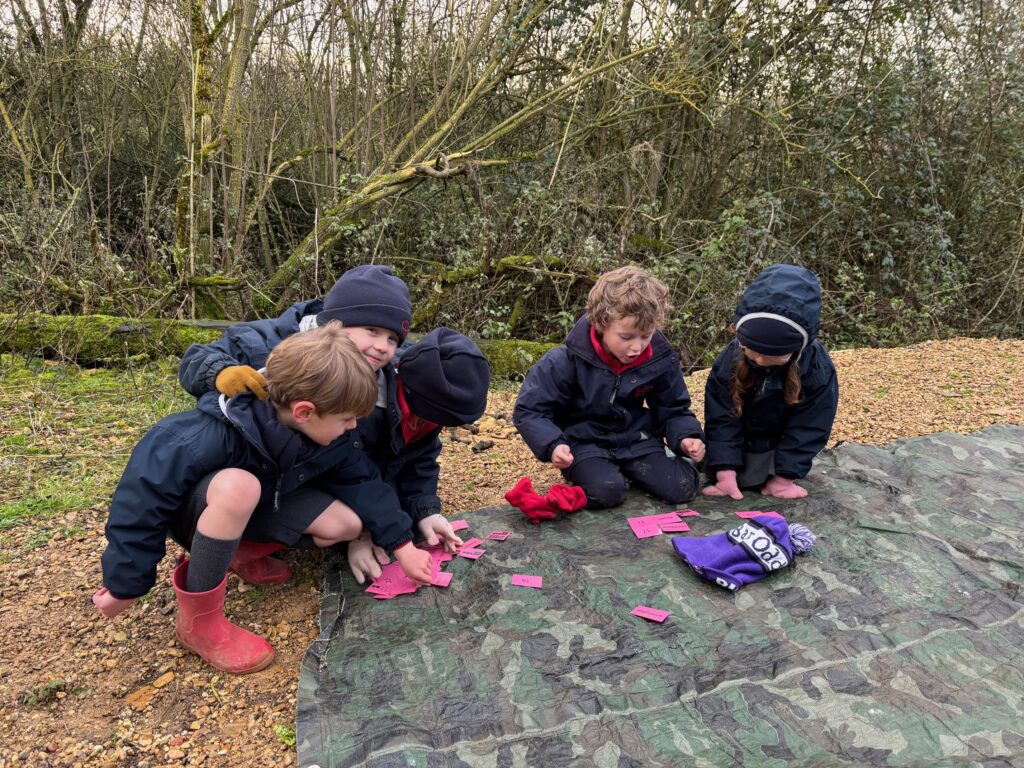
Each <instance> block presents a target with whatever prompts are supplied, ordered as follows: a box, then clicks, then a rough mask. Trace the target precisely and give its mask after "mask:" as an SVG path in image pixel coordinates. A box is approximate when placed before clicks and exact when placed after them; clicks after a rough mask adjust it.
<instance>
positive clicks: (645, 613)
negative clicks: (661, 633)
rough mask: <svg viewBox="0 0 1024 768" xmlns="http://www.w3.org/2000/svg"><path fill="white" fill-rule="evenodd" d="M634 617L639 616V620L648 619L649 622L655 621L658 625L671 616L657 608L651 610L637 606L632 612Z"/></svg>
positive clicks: (643, 606)
mask: <svg viewBox="0 0 1024 768" xmlns="http://www.w3.org/2000/svg"><path fill="white" fill-rule="evenodd" d="M630 613H632V614H633V615H634V616H639V617H640V618H641V619H650V620H651V621H657V622H658V623H659V624H660V623H661V622H663V621H664V620H665V619H667V618H668V617H669V616H670V615H671V614H670V613H669V612H668V611H662V610H660V609H658V608H651V607H650V606H648V605H638V606H637V607H636V608H634V609H633V610H632V611H630Z"/></svg>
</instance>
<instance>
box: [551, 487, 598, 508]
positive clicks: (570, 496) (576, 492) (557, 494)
mask: <svg viewBox="0 0 1024 768" xmlns="http://www.w3.org/2000/svg"><path fill="white" fill-rule="evenodd" d="M544 498H545V499H547V501H548V504H549V505H550V506H551V508H552V509H557V510H559V511H560V512H575V511H576V510H577V509H583V507H585V506H587V494H586V493H585V492H584V491H583V489H582V488H580V487H579V486H578V485H566V484H565V483H555V484H554V485H552V486H551V490H549V491H548V495H547V496H545V497H544Z"/></svg>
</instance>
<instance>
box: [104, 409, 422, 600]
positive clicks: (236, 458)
mask: <svg viewBox="0 0 1024 768" xmlns="http://www.w3.org/2000/svg"><path fill="white" fill-rule="evenodd" d="M226 467H235V468H239V469H244V470H246V471H248V472H250V473H252V474H253V475H255V476H256V477H258V478H259V479H260V483H261V486H262V495H261V498H260V502H259V503H260V505H273V506H274V507H275V508H276V507H277V505H278V502H279V499H280V497H281V495H283V494H285V493H288V492H289V491H291V490H294V488H295V487H297V486H298V484H300V483H302V482H309V481H311V480H313V479H316V482H317V486H318V487H320V488H322V489H323V490H325V491H326V492H328V493H330V494H332V495H333V496H334V497H335V498H337V499H338V500H340V501H342V502H344V503H345V504H347V505H348V506H349V507H351V508H352V510H353V511H355V512H356V514H357V515H359V518H360V520H361V521H362V523H363V526H364V527H365V528H366V529H367V530H368V531H370V534H371V536H372V538H373V540H374V542H375V543H376V544H377V545H378V546H380V547H383V548H384V549H386V550H388V551H393V550H394V549H395V548H396V547H398V546H399V545H401V544H404V543H405V542H406V541H409V540H410V539H411V538H412V535H411V526H412V522H411V520H410V519H409V517H408V516H407V515H406V514H404V513H403V512H402V511H401V510H400V509H399V507H398V500H397V499H396V498H395V494H394V491H393V490H392V489H391V487H390V486H389V485H387V484H386V483H384V482H383V481H382V480H381V479H380V474H379V473H378V472H377V468H376V467H375V466H374V465H373V462H371V461H370V460H369V458H368V457H367V456H366V454H365V453H364V452H363V451H362V449H361V441H360V439H359V437H358V435H357V434H356V433H354V432H347V433H346V434H344V435H342V436H341V437H340V438H338V439H337V440H335V441H334V442H332V443H331V444H330V445H328V446H320V445H317V444H316V443H314V442H313V441H311V440H309V439H308V438H306V437H305V436H303V435H301V434H299V433H298V432H296V431H294V430H292V429H289V428H288V427H286V426H284V425H283V424H281V423H280V422H279V421H277V418H276V416H275V415H274V410H273V407H272V406H271V405H270V404H269V403H266V402H264V401H261V400H259V399H257V398H256V396H255V395H253V394H251V393H243V394H241V395H239V396H237V397H233V398H231V399H227V398H223V407H222V398H221V396H220V395H219V394H218V393H216V392H210V393H207V394H206V395H203V397H201V398H200V399H199V401H198V403H197V404H196V407H195V409H193V410H191V411H185V412H183V413H175V414H172V415H170V416H167V417H165V418H163V419H161V420H160V421H159V422H157V424H156V425H155V426H154V427H153V428H152V429H150V430H149V432H147V433H146V434H145V436H144V437H143V438H142V440H141V441H139V444H138V445H137V446H135V450H134V451H132V455H131V457H130V458H129V459H128V464H127V466H126V467H125V470H124V474H123V475H122V476H121V480H120V482H119V483H118V485H117V489H116V490H115V491H114V495H113V498H112V499H111V502H110V512H109V515H108V518H107V525H106V535H107V549H106V551H105V552H104V553H103V558H102V563H103V583H104V585H105V586H106V587H107V589H109V590H110V591H111V592H112V593H113V594H114V595H115V596H117V597H121V598H130V597H138V596H140V595H143V594H145V593H146V592H148V591H149V590H150V588H152V586H153V583H154V581H155V579H156V567H157V564H158V563H159V562H160V560H161V559H162V558H163V556H164V554H165V544H164V541H165V539H166V537H167V531H168V527H169V524H170V521H171V520H172V519H173V517H174V516H175V515H177V514H180V513H181V511H182V509H183V508H184V506H185V503H186V502H187V500H188V498H189V495H190V494H191V492H192V490H193V489H194V488H195V486H196V485H197V484H198V483H199V481H200V480H202V479H203V478H204V477H205V476H206V475H208V474H210V473H211V472H214V471H216V470H219V469H224V468H226ZM288 476H290V477H291V478H292V479H291V480H289V478H288Z"/></svg>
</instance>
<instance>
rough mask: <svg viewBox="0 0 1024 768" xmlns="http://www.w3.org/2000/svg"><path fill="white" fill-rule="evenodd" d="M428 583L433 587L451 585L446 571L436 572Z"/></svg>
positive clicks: (450, 576) (450, 577)
mask: <svg viewBox="0 0 1024 768" xmlns="http://www.w3.org/2000/svg"><path fill="white" fill-rule="evenodd" d="M430 583H431V584H433V585H434V586H435V587H447V586H448V585H449V584H451V583H452V575H451V574H450V573H448V572H447V571H436V572H435V573H434V578H433V579H431V581H430Z"/></svg>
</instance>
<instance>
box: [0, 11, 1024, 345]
mask: <svg viewBox="0 0 1024 768" xmlns="http://www.w3.org/2000/svg"><path fill="white" fill-rule="evenodd" d="M353 7H354V8H355V9H356V12H354V13H352V14H347V15H346V14H331V15H330V20H328V19H327V18H326V17H325V19H324V20H323V22H322V24H323V28H322V29H320V30H319V31H318V32H317V33H316V34H314V35H312V36H308V37H307V36H305V35H295V34H293V33H294V32H295V31H296V28H295V27H294V24H296V23H298V22H297V21H295V20H294V19H293V18H292V17H290V16H285V15H282V14H281V13H278V14H277V15H274V14H273V13H272V14H271V17H270V18H268V22H270V23H268V24H266V25H259V26H260V29H261V30H263V34H265V35H267V36H269V35H271V34H280V37H279V38H277V39H275V40H274V41H273V43H274V44H273V45H269V44H266V43H268V42H269V38H264V39H261V40H260V41H256V45H255V46H254V48H253V49H252V52H251V53H252V55H251V56H248V57H243V58H244V62H245V70H244V73H243V75H244V76H243V78H242V82H244V88H243V89H242V90H241V91H236V92H232V93H229V92H228V83H229V77H228V73H229V72H230V71H231V69H232V66H233V64H234V63H236V62H237V61H238V59H237V58H235V55H236V54H237V52H238V51H237V49H236V48H235V45H236V44H237V42H236V41H235V40H234V39H230V40H229V39H227V37H224V36H222V37H219V38H217V39H212V40H209V41H206V42H208V43H209V45H208V46H206V47H204V48H203V49H202V51H199V50H197V49H196V46H194V45H193V43H195V42H196V41H195V40H192V41H189V40H188V39H186V38H184V37H181V38H176V37H175V34H176V33H175V32H173V31H171V32H167V31H166V29H171V30H174V29H176V28H180V29H181V30H182V31H183V32H184V31H186V30H188V29H189V28H190V27H191V26H192V25H195V26H196V27H197V28H206V29H212V27H213V23H214V21H215V20H214V19H213V18H212V17H211V16H210V15H209V9H207V8H206V7H205V6H201V5H196V6H194V7H193V10H194V11H195V12H196V14H197V16H196V18H194V19H187V18H179V19H178V21H179V22H180V23H179V24H178V26H177V27H175V25H173V24H172V25H170V26H169V27H166V29H165V28H164V27H162V26H161V25H154V24H152V23H150V24H148V25H142V26H137V27H133V26H131V25H125V26H126V28H131V29H132V30H135V31H139V30H141V32H142V34H143V38H142V39H140V40H133V39H132V36H131V35H130V34H129V35H124V34H121V33H120V32H119V31H116V30H118V28H119V25H118V24H116V23H111V24H109V26H108V27H104V26H102V25H101V24H99V23H98V21H97V19H96V18H94V17H91V16H90V17H88V18H86V20H85V24H84V26H83V27H82V28H80V29H78V28H76V29H63V27H62V25H61V21H60V20H59V19H56V18H54V19H50V20H48V21H47V23H46V24H44V23H43V22H42V20H40V19H36V18H35V17H32V16H31V15H28V16H26V15H25V14H17V15H16V16H15V17H12V23H13V24H14V30H15V31H14V32H13V33H12V34H11V35H10V36H8V37H7V38H5V39H4V41H2V42H0V47H2V48H3V52H4V54H5V66H6V67H7V72H8V74H9V75H10V77H9V80H10V81H11V83H14V84H16V85H12V86H11V87H10V88H8V89H7V90H6V91H5V92H4V94H3V104H4V107H5V110H6V113H7V114H8V115H10V116H12V121H11V123H10V125H9V126H8V124H7V123H2V124H0V125H3V130H0V148H2V150H3V151H2V152H0V157H2V158H3V159H2V160H0V192H2V193H3V195H4V200H5V206H4V210H3V211H2V212H0V312H7V313H9V314H13V313H23V312H26V311H29V312H31V311H39V312H45V313H49V314H56V315H73V314H76V315H77V314H81V315H99V314H109V315H112V316H149V317H162V318H170V317H181V316H186V317H187V316H195V315H205V316H211V317H230V318H232V319H243V318H246V319H247V318H249V317H251V316H254V315H268V314H272V313H273V312H274V311H275V310H274V306H275V304H279V303H280V302H282V301H284V302H285V303H287V302H288V301H291V300H293V299H294V300H297V299H302V298H307V297H310V296H314V295H319V294H322V293H323V292H324V291H325V290H326V289H327V288H329V286H330V285H331V284H332V283H333V281H334V280H335V279H337V277H338V276H339V275H340V274H341V273H342V272H343V271H344V270H345V269H347V268H349V267H351V266H354V265H356V264H360V263H366V262H368V261H373V262H377V263H388V264H392V265H394V266H395V267H396V269H397V270H398V272H399V273H400V274H401V275H402V276H403V277H404V278H406V280H407V281H408V282H409V284H410V289H411V293H412V297H413V300H414V307H415V310H416V312H415V325H416V328H417V329H419V330H425V329H427V328H429V327H431V326H433V325H436V324H446V325H449V326H452V327H455V328H457V329H459V330H462V331H465V332H467V333H471V334H474V335H476V336H478V337H481V338H484V339H493V340H504V339H511V338H529V339H540V340H544V341H547V342H557V341H560V340H561V339H562V338H564V335H565V333H566V331H567V329H568V328H570V327H571V325H572V323H573V322H574V321H575V319H576V318H577V317H578V316H579V314H580V312H581V311H582V307H583V305H584V302H585V298H586V294H587V291H588V290H589V287H590V286H591V285H592V283H593V280H594V279H595V278H596V276H597V275H599V274H601V273H602V272H604V271H606V270H607V269H610V268H612V267H615V266H619V265H621V264H624V263H635V264H638V265H641V266H643V267H646V268H648V269H650V270H652V271H653V272H655V273H656V274H658V275H660V276H661V277H662V278H663V279H665V280H666V281H667V282H668V283H669V284H670V286H671V287H672V289H673V302H674V304H675V306H676V311H675V312H674V313H673V315H672V317H671V318H670V322H669V325H668V329H667V330H668V332H669V334H670V336H671V337H672V339H673V341H675V342H676V343H678V344H681V345H685V346H688V347H689V348H690V349H691V350H692V351H693V352H694V355H695V357H697V358H698V359H702V360H705V361H706V360H708V359H709V358H710V357H711V356H713V355H714V352H715V351H716V349H717V348H718V347H719V346H720V345H721V344H722V343H723V342H724V340H725V339H726V338H727V336H728V331H727V326H728V324H729V321H730V319H731V313H732V307H733V305H734V302H735V299H736V296H737V294H738V292H739V291H740V290H741V289H742V287H743V286H744V285H745V284H746V282H748V281H749V279H750V278H751V277H752V276H753V274H755V273H756V272H757V271H758V270H759V269H760V268H762V267H763V266H764V265H767V264H770V263H776V262H792V263H799V264H804V265H806V266H808V267H810V268H812V269H814V270H815V271H816V272H817V273H818V274H819V276H820V277H821V280H822V285H823V288H824V292H825V308H824V312H825V316H824V321H823V335H824V337H825V339H826V341H828V342H829V343H833V344H900V343H906V342H910V341H915V340H919V339H922V338H926V337H936V336H945V335H949V334H954V333H971V334H981V333H998V334H1020V333H1022V332H1024V259H1022V253H1024V235H1022V230H1021V226H1020V222H1021V213H1020V211H1021V199H1020V171H1019V169H1020V168H1021V167H1024V129H1022V126H1024V68H1022V67H1021V66H1020V65H1019V62H1020V61H1021V60H1022V59H1024V38H1022V37H1021V35H1020V29H1021V28H1022V25H1024V8H1022V6H1021V5H1020V4H1014V3H1002V4H998V3H997V4H990V3H983V4H980V5H978V4H976V5H973V6H968V5H963V4H954V5H952V6H950V5H949V4H948V3H941V2H937V1H936V0H896V1H895V2H892V3H887V4H884V6H883V7H880V6H878V5H877V4H868V5H862V6H857V7H852V6H849V4H836V3H831V4H830V3H792V2H783V1H782V0H758V2H756V3H753V4H751V5H750V6H749V8H745V10H744V11H743V12H742V13H736V12H734V11H733V10H732V7H731V6H729V5H728V4H715V3H711V4H696V5H693V4H691V5H690V6H676V5H672V4H668V5H665V4H657V3H646V2H641V3H640V4H639V5H632V6H629V7H630V8H631V9H632V10H633V13H632V15H627V18H625V19H623V18H619V14H620V12H621V11H622V10H624V8H623V6H616V5H615V4H613V5H611V6H603V5H599V4H595V3H591V2H589V0H557V1H556V2H542V3H540V4H527V5H522V6H516V7H515V8H513V9H511V10H509V9H506V8H505V7H504V6H501V5H500V4H499V5H496V6H493V8H492V6H490V5H489V4H488V3H484V4H483V5H482V6H481V9H480V11H481V12H480V13H477V14H474V15H472V17H470V18H466V19H462V18H461V17H460V16H458V13H457V12H456V11H454V10H451V9H454V6H451V5H450V4H448V5H445V4H440V5H435V6H430V7H429V8H428V7H424V8H423V9H420V10H419V11H417V13H416V14H411V13H408V12H407V8H406V5H405V4H384V5H381V6H380V7H379V8H376V7H375V9H374V10H373V12H368V11H367V12H364V11H366V9H364V8H362V5H361V3H359V2H358V1H357V2H356V3H355V5H354V6H353ZM492 9H493V10H494V11H495V13H493V14H491V13H489V11H490V10H492ZM178 12H179V13H181V11H180V10H179V11H178ZM161 13H164V14H172V15H173V13H175V11H173V10H168V9H162V10H161ZM204 14H205V15H204ZM452 14H456V15H452ZM225 18H229V17H225ZM641 19H642V21H641ZM332 23H333V24H336V25H337V26H334V27H330V24H332ZM48 25H55V26H48ZM290 25H291V26H290ZM485 25H489V26H485ZM107 29H110V30H112V31H109V32H108V31H107ZM423 29H429V30H431V32H430V34H426V35H423V34H420V32H421V30H423ZM275 30H279V32H275ZM51 34H52V35H54V36H56V37H55V39H59V38H60V36H61V35H66V39H64V40H63V43H62V44H63V45H64V46H66V47H58V48H51V47H50V46H47V45H42V46H34V45H23V44H21V43H20V42H18V41H25V40H33V39H40V38H41V37H42V38H44V39H45V38H46V36H48V35H51ZM412 35H417V38H416V39H417V44H416V45H415V46H410V45H408V41H409V39H410V38H411V36H412ZM360 38H362V39H372V40H374V45H373V46H372V49H371V50H365V51H362V52H358V51H357V52H350V51H348V50H347V49H346V47H345V46H346V45H347V43H346V42H345V41H349V40H352V39H360ZM300 39H301V40H304V41H305V42H304V43H303V44H302V45H297V44H296V43H295V41H297V40H300ZM647 45H651V46H652V50H651V51H650V52H649V53H645V54H644V55H637V56H635V57H634V58H631V59H630V60H629V61H626V62H620V63H618V64H616V65H615V66H610V62H611V61H612V60H613V59H614V58H615V57H616V56H618V55H621V54H622V53H625V52H630V51H632V52H639V51H641V50H642V49H643V46H647ZM278 46H281V47H282V49H283V52H284V53H286V55H277V54H278V53H280V52H281V51H278ZM58 49H59V51H60V53H59V55H57V54H55V53H54V51H56V50H58ZM190 49H191V53H192V54H193V55H198V54H199V53H202V54H203V56H204V57H207V58H204V60H203V65H202V66H203V69H202V72H201V73H200V72H193V71H191V69H190V67H188V66H186V67H183V66H182V65H181V61H182V60H183V57H182V55H181V53H182V51H183V50H186V51H187V50H190ZM269 51H275V54H274V55H269V54H268V52H269ZM350 54H351V55H352V57H353V58H351V60H350V61H351V64H352V66H348V67H342V68H341V69H336V68H334V69H332V68H330V67H327V68H325V67H324V66H322V65H321V63H322V62H323V61H341V60H349V55H350ZM185 58H189V57H185ZM194 61H198V59H194ZM599 65H609V66H608V68H607V69H606V70H603V71H601V72H600V73H599V74H595V75H594V76H592V77H589V78H587V79H584V80H580V81H578V82H577V83H576V84H575V85H574V87H572V88H570V89H569V90H567V91H559V90H558V89H559V88H561V87H563V86H564V85H565V84H566V83H568V82H571V81H572V78H574V77H577V76H579V75H580V73H581V72H582V71H584V70H587V69H589V68H592V67H595V66H599ZM438 73H444V75H443V77H441V78H440V79H439V77H438ZM484 73H489V74H486V75H485V74H484ZM200 75H201V76H200ZM193 76H195V77H196V84H197V91H196V95H197V103H196V104H191V103H185V102H188V101H189V100H188V99H185V100H184V102H183V101H182V100H181V99H180V94H190V93H191V92H192V82H193ZM483 77H489V78H492V79H490V80H487V81H486V82H484V81H481V80H480V78H483ZM478 85H486V87H481V88H477V86H478ZM556 92H557V93H558V94H559V95H558V96H557V97H556V96H555V94H556ZM399 94H401V96H400V97H399V96H398V95H399ZM470 94H473V97H472V99H469V100H468V101H464V99H468V97H469V95H470ZM229 97H235V98H237V107H238V114H237V115H236V116H235V118H234V119H233V120H231V121H229V122H228V123H227V124H224V125H221V124H220V123H219V122H218V121H219V120H220V119H221V118H220V115H223V114H226V110H225V108H226V106H227V103H228V101H229ZM528 107H532V108H529V109H527V112H528V114H526V115H519V117H518V118H515V116H516V115H517V114H519V112H520V110H523V109H524V108H528ZM193 112H195V113H196V114H198V115H200V116H201V119H200V120H199V122H200V124H201V123H202V119H209V120H212V125H210V126H207V127H206V128H204V129H202V130H205V131H206V133H205V136H204V140H205V141H206V145H205V146H203V147H198V148H197V147H196V146H194V145H193V144H191V143H190V142H191V141H194V140H195V139H196V138H197V137H196V135H195V134H196V132H197V131H198V130H199V129H201V128H202V125H199V126H197V125H195V124H194V121H193ZM203 116H204V117H203ZM510 119H512V120H514V123H513V124H509V123H506V122H505V121H508V120H510ZM182 125H185V126H188V128H186V130H184V131H182V130H181V126H182ZM435 131H437V132H438V133H437V135H436V136H435V135H433V132H435ZM437 136H440V137H442V138H437ZM232 142H234V144H232ZM423 148H426V149H423ZM463 149H465V150H466V151H467V152H468V153H469V156H470V157H471V159H472V161H473V162H478V163H493V164H492V165H479V166H473V165H472V164H470V165H469V166H467V169H466V171H465V172H464V173H462V174H459V175H454V176H446V177H444V178H443V179H439V178H436V177H432V176H431V174H427V173H420V174H418V175H416V176H414V177H412V178H409V179H406V181H403V182H402V183H401V184H399V183H398V182H395V184H394V186H393V187H392V188H391V189H390V190H387V189H384V190H382V189H381V187H379V186H374V185H375V184H378V183H383V182H382V181H381V180H382V179H386V178H388V177H389V174H392V173H393V172H396V170H398V169H401V168H402V167H403V166H404V165H405V164H406V163H407V162H415V163H421V162H427V163H429V162H433V161H434V158H435V157H437V155H439V154H449V153H457V152H459V151H461V150H463ZM279 164H280V165H281V170H280V173H279V175H276V176H273V177H271V176H268V174H270V173H272V172H275V168H278V166H279ZM442 167H443V163H442V162H441V160H440V159H438V160H437V161H436V163H434V167H433V171H435V172H440V171H441V170H442ZM192 172H195V174H197V177H196V178H193V177H192V176H191V175H190V174H191V173H192ZM268 179H269V180H271V181H272V183H270V184H269V185H267V186H264V181H265V180H268ZM189 182H191V183H192V186H191V187H189V186H188V183H189ZM384 186H385V187H386V186H387V185H386V184H385V185H384ZM183 190H184V191H183ZM385 192H387V194H385ZM235 193H237V195H236V194H235ZM374 195H378V197H374ZM371 198H372V199H371ZM325 222H326V223H325ZM237 226H243V227H248V229H245V230H244V231H242V232H241V233H239V232H238V231H236V229H235V228H236V227H237ZM297 253H298V254H302V255H303V259H302V260H301V263H298V264H295V265H292V266H294V267H295V269H294V271H292V270H291V269H289V270H282V269H281V265H282V264H286V263H288V260H289V258H290V257H291V256H292V255H294V254H297ZM275 277H277V278H279V279H278V281H277V282H273V283H272V282H271V281H273V280H274V278H275ZM268 284H272V285H276V286H281V287H280V288H277V289H274V290H272V291H271V290H268V288H267V286H268ZM268 292H269V293H272V294H275V295H266V294H267V293H268ZM59 341H60V339H57V340H56V341H55V340H53V339H49V338H48V339H46V344H45V346H46V348H47V349H48V350H50V351H49V353H54V352H56V354H60V348H59ZM115 346H116V345H115ZM144 353H145V350H142V351H126V350H125V349H122V348H114V349H106V350H105V351H104V352H102V353H101V354H97V355H96V356H95V357H94V358H93V359H96V360H103V361H106V362H115V361H124V360H125V359H131V358H133V357H135V356H136V355H141V354H144ZM135 359H136V360H138V359H140V358H138V357H135Z"/></svg>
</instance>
